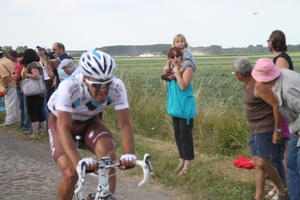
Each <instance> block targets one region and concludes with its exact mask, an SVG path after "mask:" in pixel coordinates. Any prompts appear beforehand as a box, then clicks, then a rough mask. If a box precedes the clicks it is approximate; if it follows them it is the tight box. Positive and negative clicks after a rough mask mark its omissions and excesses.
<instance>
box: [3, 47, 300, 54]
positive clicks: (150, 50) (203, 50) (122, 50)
mask: <svg viewBox="0 0 300 200" xmlns="http://www.w3.org/2000/svg"><path fill="white" fill-rule="evenodd" d="M0 48H1V46H0ZM170 48H171V45H170V44H153V45H117V46H104V47H97V48H95V50H101V51H104V52H106V53H108V54H110V55H112V56H139V55H142V54H156V55H166V54H167V52H168V50H169V49H170ZM11 49H12V47H11V46H3V47H2V51H3V52H4V55H6V56H7V52H8V51H9V50H11ZM26 49H27V46H18V47H17V48H16V49H15V50H16V51H18V52H24V51H25V50H26ZM49 50H50V49H48V51H49ZM190 50H191V52H192V53H193V54H194V55H207V54H260V53H268V52H269V49H268V47H264V46H263V45H256V46H253V45H249V46H248V47H232V48H222V46H221V45H211V46H209V47H190ZM84 51H85V50H77V51H74V50H73V51H68V50H66V52H67V53H69V54H70V55H72V56H73V57H80V55H81V54H82V52H84ZM288 51H289V52H300V44H298V45H288Z"/></svg>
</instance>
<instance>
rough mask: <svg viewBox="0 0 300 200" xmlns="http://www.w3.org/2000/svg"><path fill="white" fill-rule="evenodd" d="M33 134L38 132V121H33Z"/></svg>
mask: <svg viewBox="0 0 300 200" xmlns="http://www.w3.org/2000/svg"><path fill="white" fill-rule="evenodd" d="M31 126H32V134H38V126H39V124H38V122H31Z"/></svg>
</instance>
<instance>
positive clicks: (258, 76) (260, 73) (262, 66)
mask: <svg viewBox="0 0 300 200" xmlns="http://www.w3.org/2000/svg"><path fill="white" fill-rule="evenodd" d="M251 74H252V77H253V78H254V79H255V80H256V81H257V82H261V83H266V82H270V81H273V80H274V79H276V78H277V77H278V76H279V75H280V69H279V68H278V67H276V65H275V64H274V63H273V61H272V60H270V59H269V58H260V59H258V60H257V61H256V63H255V67H254V69H253V70H252V73H251Z"/></svg>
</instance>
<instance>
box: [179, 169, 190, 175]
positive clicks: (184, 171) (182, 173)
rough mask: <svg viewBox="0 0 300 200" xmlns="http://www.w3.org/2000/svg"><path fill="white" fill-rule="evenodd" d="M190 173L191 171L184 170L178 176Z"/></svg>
mask: <svg viewBox="0 0 300 200" xmlns="http://www.w3.org/2000/svg"><path fill="white" fill-rule="evenodd" d="M188 171H189V169H182V170H181V171H180V172H179V173H178V175H179V176H182V175H185V174H186V173H188Z"/></svg>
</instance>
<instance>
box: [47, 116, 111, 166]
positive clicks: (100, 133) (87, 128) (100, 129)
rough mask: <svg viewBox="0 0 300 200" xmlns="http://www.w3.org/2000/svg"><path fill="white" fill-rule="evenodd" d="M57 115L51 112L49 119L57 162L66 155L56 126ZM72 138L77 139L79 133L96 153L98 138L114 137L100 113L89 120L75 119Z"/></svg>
mask: <svg viewBox="0 0 300 200" xmlns="http://www.w3.org/2000/svg"><path fill="white" fill-rule="evenodd" d="M56 121H57V117H56V116H55V115H54V114H53V113H50V115H49V119H48V127H49V131H48V132H49V142H50V148H51V154H52V156H53V158H54V160H55V162H56V160H57V159H58V158H59V157H60V156H62V155H64V151H63V149H62V148H61V145H60V143H59V140H58V131H57V126H56ZM71 135H72V138H73V139H74V141H75V137H76V136H77V135H81V136H82V142H83V144H84V145H85V146H86V147H87V149H88V150H89V151H91V152H93V153H94V154H95V147H96V144H97V140H98V139H100V138H103V137H109V138H112V139H113V136H112V134H111V132H110V130H109V129H108V128H107V127H106V126H105V125H104V124H103V123H102V122H101V120H100V118H99V116H98V115H95V116H94V117H92V118H91V119H88V120H87V121H84V122H81V121H73V124H72V129H71Z"/></svg>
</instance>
